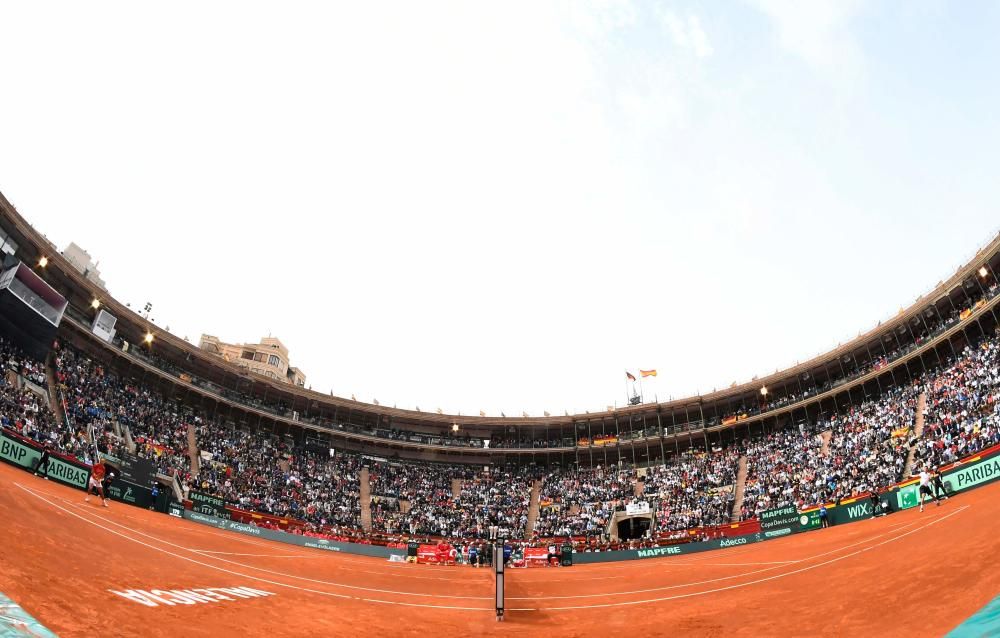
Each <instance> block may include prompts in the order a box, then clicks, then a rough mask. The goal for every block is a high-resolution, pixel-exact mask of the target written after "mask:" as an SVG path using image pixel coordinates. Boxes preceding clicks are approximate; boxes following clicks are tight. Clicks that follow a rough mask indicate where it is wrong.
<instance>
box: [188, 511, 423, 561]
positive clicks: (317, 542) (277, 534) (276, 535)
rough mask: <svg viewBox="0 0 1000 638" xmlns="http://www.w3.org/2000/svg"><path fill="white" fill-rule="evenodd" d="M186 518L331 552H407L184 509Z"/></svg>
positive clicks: (379, 555) (383, 554)
mask: <svg viewBox="0 0 1000 638" xmlns="http://www.w3.org/2000/svg"><path fill="white" fill-rule="evenodd" d="M184 518H186V519H188V520H191V521H195V522H196V523H202V524H203V525H211V526H212V527H217V528H219V529H225V530H229V531H231V532H239V533H240V534H246V535H247V536H256V537H257V538H266V539H267V540H271V541H277V542H279V543H288V544H290V545H298V546H299V547H310V548H312V549H322V550H326V551H329V552H343V553H345V554H359V555H361V556H375V557H377V558H389V556H392V555H397V556H404V555H405V554H406V549H389V548H388V547H382V546H381V545H360V544H357V543H341V542H339V541H330V540H326V539H325V538H315V537H313V536H301V535H299V534H289V533H288V532H282V531H278V530H274V529H267V528H264V527H256V526H254V525H249V524H247V523H238V522H236V521H227V520H223V519H221V518H215V517H214V516H207V515H205V514H201V513H198V512H189V511H187V510H185V511H184Z"/></svg>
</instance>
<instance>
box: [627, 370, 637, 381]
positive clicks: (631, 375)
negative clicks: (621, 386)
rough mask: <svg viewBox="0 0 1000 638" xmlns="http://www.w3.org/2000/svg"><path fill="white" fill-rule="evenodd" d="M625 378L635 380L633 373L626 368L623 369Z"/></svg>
mask: <svg viewBox="0 0 1000 638" xmlns="http://www.w3.org/2000/svg"><path fill="white" fill-rule="evenodd" d="M625 378H626V379H628V380H629V381H635V375H634V374H632V373H631V372H629V371H628V370H626V371H625Z"/></svg>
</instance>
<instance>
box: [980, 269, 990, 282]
mask: <svg viewBox="0 0 1000 638" xmlns="http://www.w3.org/2000/svg"><path fill="white" fill-rule="evenodd" d="M987 274H989V271H987V270H986V266H983V267H981V268H980V269H979V276H980V277H982V278H983V279H986V275H987Z"/></svg>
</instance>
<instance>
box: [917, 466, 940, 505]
mask: <svg viewBox="0 0 1000 638" xmlns="http://www.w3.org/2000/svg"><path fill="white" fill-rule="evenodd" d="M919 476H920V511H921V512H922V511H924V495H925V494H926V495H927V496H929V497H930V498H932V499H934V503H935V504H937V505H941V499H939V498H938V497H937V496H935V495H934V492H932V491H931V473H930V472H928V471H927V468H926V467H925V468H923V469H922V470H920V475H919Z"/></svg>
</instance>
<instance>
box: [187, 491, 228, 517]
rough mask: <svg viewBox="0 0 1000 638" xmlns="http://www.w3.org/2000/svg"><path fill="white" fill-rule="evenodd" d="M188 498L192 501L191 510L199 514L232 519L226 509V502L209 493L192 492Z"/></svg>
mask: <svg viewBox="0 0 1000 638" xmlns="http://www.w3.org/2000/svg"><path fill="white" fill-rule="evenodd" d="M188 498H189V499H191V505H192V507H191V509H192V510H193V511H195V512H198V513H199V514H207V515H208V516H213V517H215V518H224V519H226V520H229V519H231V518H232V515H231V514H230V513H229V511H228V510H227V509H226V501H224V500H223V499H221V498H219V497H218V496H214V495H212V494H208V493H207V492H199V491H197V490H191V491H190V492H189V493H188Z"/></svg>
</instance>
